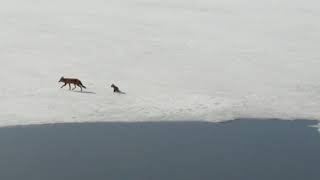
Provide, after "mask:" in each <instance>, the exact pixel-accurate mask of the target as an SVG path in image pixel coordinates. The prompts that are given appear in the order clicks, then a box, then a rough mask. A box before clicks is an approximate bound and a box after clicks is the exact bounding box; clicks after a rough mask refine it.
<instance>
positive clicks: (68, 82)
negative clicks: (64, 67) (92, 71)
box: [59, 77, 86, 91]
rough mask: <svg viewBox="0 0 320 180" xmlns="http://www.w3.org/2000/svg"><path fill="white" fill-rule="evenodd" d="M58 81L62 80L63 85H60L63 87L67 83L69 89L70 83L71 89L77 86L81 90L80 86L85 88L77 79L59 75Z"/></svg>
mask: <svg viewBox="0 0 320 180" xmlns="http://www.w3.org/2000/svg"><path fill="white" fill-rule="evenodd" d="M59 82H63V83H64V85H63V86H61V88H63V87H65V86H66V85H67V84H68V85H69V90H71V84H74V88H73V89H72V90H74V89H76V88H77V86H79V87H80V89H81V91H82V88H85V89H86V87H85V86H84V85H83V84H82V83H81V81H80V80H79V79H71V78H64V77H61V78H60V80H59Z"/></svg>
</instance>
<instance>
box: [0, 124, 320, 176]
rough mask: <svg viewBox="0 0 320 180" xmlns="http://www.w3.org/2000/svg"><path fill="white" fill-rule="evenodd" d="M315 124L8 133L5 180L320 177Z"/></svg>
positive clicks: (64, 127)
mask: <svg viewBox="0 0 320 180" xmlns="http://www.w3.org/2000/svg"><path fill="white" fill-rule="evenodd" d="M313 124H316V122H314V121H278V120H263V121H261V120H238V121H233V122H227V123H205V122H172V123H167V122H163V123H84V124H56V125H39V126H26V127H10V128H0V179H3V180H20V179H23V180H58V179H65V180H90V179H91V180H107V179H110V180H213V179H217V180H219V179H222V180H257V179H258V180H271V179H272V180H302V179H308V180H318V179H319V178H320V171H319V166H320V155H319V152H320V135H319V133H318V132H317V130H316V129H315V128H311V127H309V126H310V125H313Z"/></svg>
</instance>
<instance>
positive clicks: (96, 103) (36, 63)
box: [0, 0, 320, 126]
mask: <svg viewBox="0 0 320 180" xmlns="http://www.w3.org/2000/svg"><path fill="white" fill-rule="evenodd" d="M1 2H2V3H1V6H0V62H1V64H0V81H1V87H0V109H1V111H0V126H6V125H20V124H36V123H57V122H84V121H90V122H92V121H163V120H205V121H223V120H231V119H235V118H242V117H249V118H281V119H298V118H304V119H316V120H319V119H320V111H319V108H320V70H319V68H320V53H319V47H320V23H319V20H320V2H319V1H316V0H307V1H301V0H241V1H240V0H55V1H52V0H2V1H1ZM61 76H65V77H74V78H79V79H81V80H82V82H83V84H84V85H85V86H87V87H88V89H87V90H86V92H89V93H79V92H72V91H69V90H68V88H67V87H65V89H60V88H59V87H60V86H61V85H62V84H59V83H58V80H59V79H60V77H61ZM112 83H115V84H116V85H118V86H119V87H120V89H122V90H123V91H125V92H127V95H114V94H113V93H112V89H111V88H110V85H111V84H112Z"/></svg>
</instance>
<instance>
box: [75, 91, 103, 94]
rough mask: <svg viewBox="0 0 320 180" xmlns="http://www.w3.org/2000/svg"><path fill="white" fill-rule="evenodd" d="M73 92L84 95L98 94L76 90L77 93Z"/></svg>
mask: <svg viewBox="0 0 320 180" xmlns="http://www.w3.org/2000/svg"><path fill="white" fill-rule="evenodd" d="M72 92H75V93H82V94H97V93H95V92H92V91H79V90H75V91H72Z"/></svg>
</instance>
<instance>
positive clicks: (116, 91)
mask: <svg viewBox="0 0 320 180" xmlns="http://www.w3.org/2000/svg"><path fill="white" fill-rule="evenodd" d="M111 87H112V88H113V92H114V93H119V94H125V93H124V92H122V91H120V89H119V87H118V86H116V85H114V84H112V85H111Z"/></svg>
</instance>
